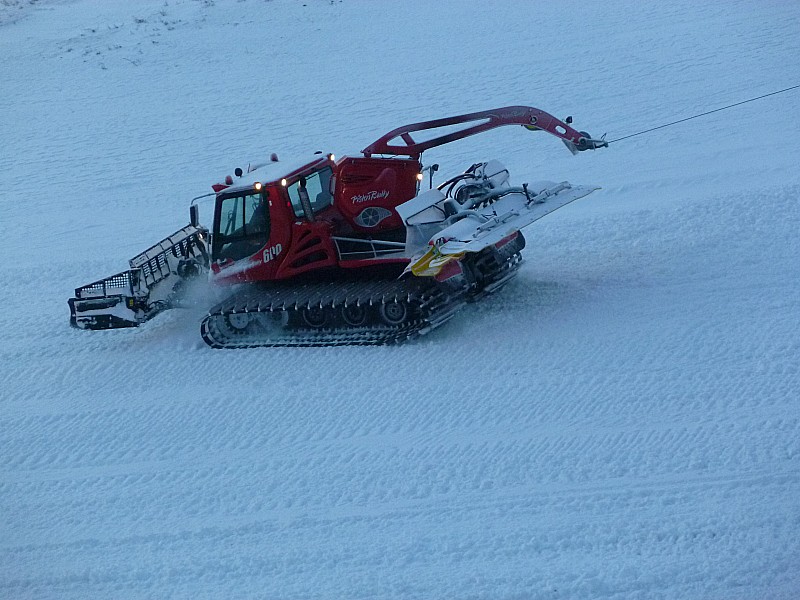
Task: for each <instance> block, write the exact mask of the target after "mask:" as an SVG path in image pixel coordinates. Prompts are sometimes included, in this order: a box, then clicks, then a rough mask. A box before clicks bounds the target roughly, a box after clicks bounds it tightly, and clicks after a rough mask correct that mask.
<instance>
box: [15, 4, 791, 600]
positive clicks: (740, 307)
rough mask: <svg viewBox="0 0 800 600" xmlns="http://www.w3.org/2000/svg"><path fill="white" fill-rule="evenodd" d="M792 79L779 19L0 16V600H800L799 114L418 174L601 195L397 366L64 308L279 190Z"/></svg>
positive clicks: (223, 7) (511, 151)
mask: <svg viewBox="0 0 800 600" xmlns="http://www.w3.org/2000/svg"><path fill="white" fill-rule="evenodd" d="M798 56H800V6H798V5H797V4H796V3H793V2H782V1H775V0H766V1H757V0H731V1H730V2H725V3H701V2H696V1H692V2H690V1H688V0H668V1H665V2H659V3H640V2H634V1H632V0H631V1H627V0H612V1H610V2H606V3H581V2H575V1H567V2H558V3H555V2H548V3H544V2H538V1H537V2H511V1H508V2H476V1H472V0H437V1H433V0H428V1H425V0H408V1H406V2H376V1H374V0H373V1H369V0H336V1H333V2H330V1H327V0H326V1H323V0H272V1H263V0H237V1H234V0H203V1H201V0H157V1H156V0H138V1H137V2H135V3H130V2H123V1H121V0H60V1H58V0H41V1H39V2H35V3H34V2H26V1H23V0H13V1H8V0H7V1H5V2H0V69H1V70H2V71H1V73H0V75H1V77H0V90H1V91H2V92H3V93H2V94H0V140H2V145H0V180H1V181H2V191H1V192H0V249H2V257H3V260H2V262H1V263H0V306H2V307H3V310H2V312H0V333H1V334H2V336H3V340H4V343H3V345H2V346H1V347H0V381H1V382H2V383H0V386H1V387H0V598H9V599H17V598H59V599H66V598H76V599H77V598H286V599H289V598H320V599H322V598H463V599H477V598H482V599H483V598H485V599H509V600H510V599H515V600H516V599H523V598H524V599H548V600H549V599H574V598H593V599H608V600H611V599H613V600H621V599H634V598H635V599H643V598H647V599H649V598H662V599H681V600H685V599H697V600H701V599H702V600H707V599H720V600H722V599H725V600H729V599H748V600H760V599H766V598H769V599H787V600H788V599H793V598H797V597H800V574H799V573H800V535H799V534H800V392H799V390H800V367H798V355H800V283H799V282H800V241H798V231H799V230H800V173H799V172H798V169H797V150H796V148H795V144H796V140H797V139H798V138H799V137H800V125H799V124H798V119H797V115H798V113H800V90H796V91H793V92H786V93H783V94H779V95H775V96H771V97H769V98H765V99H763V100H760V101H758V102H753V103H748V104H745V105H741V106H738V107H736V108H733V109H730V110H726V111H721V112H717V113H714V114H711V115H708V116H706V117H703V118H701V119H696V120H692V121H689V122H686V123H682V124H680V125H675V126H672V127H669V128H665V129H662V130H659V131H657V132H652V133H649V134H646V135H641V136H637V137H633V138H629V139H626V140H623V141H620V142H618V143H612V144H611V146H610V147H609V148H607V149H603V150H599V151H596V152H585V153H581V154H580V155H578V156H575V157H573V156H571V155H570V154H569V152H567V151H566V150H565V149H564V147H563V145H562V144H560V143H558V141H557V140H554V139H552V138H550V137H549V136H543V135H541V134H538V135H537V134H535V133H531V132H528V131H525V130H524V129H522V128H513V129H512V128H503V129H499V130H495V131H492V132H489V133H487V134H485V135H483V136H476V137H473V138H469V139H467V140H464V141H461V142H458V143H456V144H452V145H449V146H445V147H443V148H441V149H439V150H436V151H431V153H430V156H428V154H427V153H426V155H425V156H424V157H423V158H424V160H425V161H426V163H427V164H429V163H432V162H438V163H439V164H440V165H441V170H440V172H439V176H440V177H441V178H440V179H439V181H443V180H444V178H445V177H447V176H449V175H448V174H454V173H457V172H459V171H461V170H463V169H464V168H466V167H467V166H469V165H470V164H472V163H474V162H477V161H480V160H488V159H492V158H497V159H499V160H501V161H503V162H504V163H505V164H506V165H507V166H508V167H509V169H510V171H511V175H512V179H513V180H514V181H515V182H522V181H527V180H539V179H546V180H555V181H562V180H568V181H570V182H572V183H575V184H591V185H599V186H602V190H600V191H598V192H595V193H593V194H592V195H590V196H588V197H587V198H585V199H582V200H579V201H577V202H575V203H573V204H572V205H570V206H568V207H566V208H564V209H562V210H560V211H558V212H556V213H554V214H552V215H550V216H548V217H546V218H545V219H543V220H541V221H540V222H537V223H536V224H534V225H533V226H531V227H530V228H528V229H527V230H526V231H525V235H526V237H527V239H528V247H527V248H526V250H525V252H524V254H525V257H526V262H525V263H524V264H523V267H522V269H521V271H520V274H519V275H518V277H517V278H516V279H515V280H514V281H513V282H511V283H510V284H509V285H508V286H507V287H506V288H504V289H503V290H502V291H501V292H500V293H498V294H497V295H496V296H494V297H492V298H491V302H484V303H482V304H478V305H472V306H470V307H468V308H467V309H466V310H464V311H463V312H461V313H460V314H459V315H458V316H457V317H456V318H455V319H453V320H452V321H451V322H449V323H448V324H447V325H446V326H444V327H442V328H440V329H438V330H436V331H435V332H433V333H432V334H431V335H429V336H425V337H423V338H421V339H420V340H417V341H413V342H411V343H408V344H406V345H402V346H396V347H378V348H359V347H352V348H348V347H345V348H330V349H322V348H320V349H317V348H310V349H253V350H245V351H215V350H212V349H210V348H208V347H206V346H205V344H203V342H202V341H201V339H200V336H199V319H200V315H197V314H194V315H193V314H189V313H188V312H178V311H172V312H171V313H165V314H164V315H162V316H159V317H158V318H157V319H156V320H154V321H153V322H151V323H148V324H147V325H146V326H144V327H141V328H138V329H133V330H120V331H106V332H86V331H78V330H73V329H71V328H70V327H69V326H68V316H69V311H68V308H67V304H66V300H67V298H69V297H70V296H71V295H72V293H73V290H74V288H75V287H77V286H79V285H82V284H85V283H88V282H90V281H93V280H95V279H98V278H100V277H103V276H106V275H110V274H112V273H115V272H117V271H120V270H122V269H124V268H125V267H126V265H127V260H128V259H129V258H130V257H131V256H133V255H135V254H137V253H138V252H140V251H141V250H143V249H145V248H146V247H148V246H149V245H150V244H152V243H154V242H156V241H157V240H159V239H161V238H162V237H163V236H164V235H167V234H169V233H171V232H172V231H174V230H176V229H178V228H179V227H181V226H183V225H184V224H185V223H186V222H187V220H188V210H187V206H188V204H189V201H190V199H191V198H192V197H194V196H197V195H199V194H203V193H206V192H209V191H211V190H210V185H211V183H213V182H215V181H218V180H219V179H220V178H221V177H224V175H225V174H228V173H231V172H232V171H233V169H234V168H235V167H236V166H246V164H247V163H248V162H250V161H253V162H256V161H261V160H264V158H265V157H267V156H268V155H269V153H270V152H278V153H279V155H286V156H291V155H296V154H307V153H308V151H314V150H317V149H319V150H322V151H325V152H335V153H336V154H337V155H342V154H348V153H356V152H358V151H359V150H360V149H361V148H363V147H364V146H365V145H367V144H368V143H369V142H371V141H373V140H374V139H376V138H378V137H379V136H380V135H382V134H383V133H385V132H386V131H388V130H390V129H392V128H394V127H397V126H399V125H402V124H405V123H411V122H415V121H420V120H425V119H432V118H437V117H443V116H449V115H453V114H461V113H465V112H470V111H477V110H484V109H488V108H493V107H499V106H506V105H514V104H526V105H532V106H535V107H538V108H541V109H543V110H546V111H548V112H551V113H553V114H556V115H558V116H562V117H563V116H566V115H568V114H569V115H573V116H574V118H575V125H576V126H577V127H578V128H579V129H583V130H587V131H589V132H591V133H592V134H593V135H598V136H599V135H601V134H603V133H606V132H607V134H608V139H611V140H613V139H616V138H619V137H623V136H626V135H629V134H632V133H636V132H638V131H642V130H644V129H648V128H650V127H654V126H657V125H661V124H663V123H667V122H670V121H673V120H677V119H681V118H684V117H688V116H691V115H694V114H697V113H701V112H705V111H708V110H712V109H715V108H718V107H721V106H724V105H728V104H732V103H734V102H738V101H741V100H744V99H747V98H751V97H754V96H758V95H762V94H767V93H769V92H772V91H775V90H778V89H782V88H786V87H789V86H792V85H797V84H800V61H798V58H797V57H798ZM201 211H202V217H203V221H204V222H205V223H207V224H208V223H209V222H210V218H211V206H210V205H209V204H203V205H201Z"/></svg>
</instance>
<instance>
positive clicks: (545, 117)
mask: <svg viewBox="0 0 800 600" xmlns="http://www.w3.org/2000/svg"><path fill="white" fill-rule="evenodd" d="M566 121H567V122H564V121H562V120H561V119H557V118H556V117H554V116H553V115H551V114H549V113H546V112H545V111H543V110H539V109H538V108H533V107H530V106H506V107H503V108H496V109H493V110H484V111H480V112H475V113H469V114H465V115H456V116H454V117H446V118H444V119H435V120H433V121H423V122H421V123H412V124H410V125H403V126H402V127H398V128H397V129H393V130H392V131H390V132H388V133H386V134H385V135H383V136H382V137H380V138H379V139H377V140H375V141H374V142H373V143H371V144H370V145H369V146H367V147H366V148H364V149H363V150H362V152H363V153H364V156H366V157H370V156H372V155H373V154H387V155H393V156H409V157H411V158H416V159H418V158H419V157H420V155H421V154H422V153H423V152H424V151H425V150H428V149H430V148H435V147H436V146H441V145H442V144H448V143H450V142H454V141H456V140H460V139H462V138H465V137H469V136H471V135H475V134H478V133H483V132H484V131H489V130H490V129H494V128H496V127H502V126H504V125H522V126H523V127H525V128H526V129H529V130H531V131H539V130H541V131H546V132H548V133H550V134H552V135H554V136H556V137H557V138H559V139H560V140H561V141H563V142H564V144H565V145H566V146H567V148H569V149H570V151H571V152H572V153H573V154H575V153H577V152H580V151H582V150H594V149H596V148H602V147H604V146H607V145H608V143H607V142H606V141H605V140H598V139H593V138H592V137H591V136H590V135H589V134H588V133H586V132H585V131H578V130H576V129H573V128H572V127H571V126H570V125H569V124H568V123H569V122H571V118H569V117H568V118H567V119H566ZM459 124H464V125H465V126H464V127H463V128H462V129H456V130H452V128H453V126H455V125H459ZM440 127H448V128H450V130H448V132H447V133H442V134H441V135H438V136H436V137H433V138H430V139H426V140H425V141H420V142H417V141H415V140H414V138H413V137H412V136H411V134H412V133H413V132H420V131H429V130H433V129H438V128H440Z"/></svg>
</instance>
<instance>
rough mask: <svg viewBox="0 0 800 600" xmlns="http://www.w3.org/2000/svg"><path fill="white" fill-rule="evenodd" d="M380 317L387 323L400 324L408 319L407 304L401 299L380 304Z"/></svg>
mask: <svg viewBox="0 0 800 600" xmlns="http://www.w3.org/2000/svg"><path fill="white" fill-rule="evenodd" d="M378 312H379V314H380V317H381V319H382V320H383V321H384V322H385V323H387V324H389V325H400V324H401V323H403V322H404V321H406V320H407V319H408V304H407V303H406V302H404V301H402V300H392V301H391V302H384V303H383V304H381V305H380V308H379V311H378Z"/></svg>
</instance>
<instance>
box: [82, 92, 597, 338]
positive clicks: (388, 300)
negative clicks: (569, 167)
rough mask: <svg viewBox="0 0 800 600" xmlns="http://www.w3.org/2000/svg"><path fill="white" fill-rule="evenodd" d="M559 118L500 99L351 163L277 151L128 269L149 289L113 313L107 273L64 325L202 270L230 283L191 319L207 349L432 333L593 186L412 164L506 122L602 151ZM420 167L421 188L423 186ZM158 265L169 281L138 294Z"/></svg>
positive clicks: (166, 302)
mask: <svg viewBox="0 0 800 600" xmlns="http://www.w3.org/2000/svg"><path fill="white" fill-rule="evenodd" d="M570 122H571V119H570V118H568V119H567V120H566V121H561V120H559V119H557V118H555V117H553V116H552V115H549V114H548V113H546V112H544V111H541V110H539V109H536V108H531V107H526V106H511V107H505V108H499V109H495V110H489V111H482V112H477V113H470V114H465V115H459V116H455V117H449V118H445V119H437V120H433V121H425V122H422V123H414V124H411V125H406V126H403V127H399V128H397V129H395V130H393V131H390V132H388V133H387V134H385V135H384V136H382V137H381V138H379V139H378V140H376V141H375V142H373V143H372V144H370V145H369V146H367V147H366V148H364V150H363V151H362V153H361V155H359V156H345V157H342V158H338V159H337V158H336V157H335V156H334V155H332V154H322V153H317V154H315V155H311V156H310V157H309V158H308V159H304V160H294V161H284V160H278V157H277V156H276V155H274V154H273V155H272V157H271V159H270V160H269V161H267V162H266V163H264V164H261V165H255V166H251V167H248V169H247V172H243V171H241V170H238V169H237V172H236V176H235V177H230V176H229V177H227V178H226V180H225V182H224V183H219V184H216V185H214V186H213V187H214V191H215V193H216V198H215V210H214V221H213V226H212V229H211V232H210V236H209V235H208V233H209V232H208V231H207V230H206V229H205V228H203V227H202V226H200V225H199V219H198V212H197V210H196V208H195V207H193V210H192V222H191V224H190V225H189V226H188V227H186V228H184V229H183V230H181V231H179V232H178V233H176V234H175V235H174V236H171V237H170V238H167V240H165V241H164V242H162V243H161V244H160V245H157V246H155V247H154V248H151V249H150V250H148V251H147V252H145V253H143V255H140V256H139V257H137V258H136V259H133V260H132V261H131V267H132V270H131V271H128V272H126V273H127V277H128V279H129V280H131V281H136V282H137V284H139V283H140V282H142V281H144V282H145V285H143V286H142V285H139V288H138V292H137V290H134V289H131V294H130V295H126V294H121V295H120V296H119V297H120V302H119V303H117V304H115V305H114V306H113V307H111V306H106V304H108V303H109V297H110V296H113V292H112V293H108V290H107V289H106V286H105V285H102V286H101V287H103V289H102V294H99V293H98V294H94V292H97V291H98V285H100V284H104V282H108V281H109V280H111V279H113V278H108V279H107V280H103V281H101V282H96V283H94V284H90V285H89V286H84V288H79V289H77V290H76V298H73V299H72V300H70V306H71V308H72V323H73V325H75V326H77V327H81V328H89V329H100V328H108V327H118V326H129V325H138V324H139V323H140V322H142V321H144V320H147V319H149V318H150V317H151V316H152V315H153V314H155V313H156V312H158V309H160V308H168V307H169V306H173V305H176V304H178V303H179V302H180V299H181V296H182V294H181V293H180V292H181V291H182V289H183V286H182V285H177V284H181V283H182V281H183V279H185V278H186V277H187V276H196V275H197V274H200V273H202V272H204V271H210V278H211V280H212V282H213V283H215V284H218V285H225V286H232V287H231V293H230V295H229V296H228V297H227V298H226V299H225V300H223V301H222V302H219V303H218V304H216V305H215V306H213V307H212V308H211V309H210V310H209V311H208V314H207V315H206V317H205V318H204V319H203V321H202V324H201V334H202V337H203V339H204V340H205V341H206V342H207V343H208V344H209V345H211V346H213V347H249V346H293V345H302V346H314V345H342V344H379V343H387V342H391V341H398V340H402V339H406V338H409V337H413V336H414V335H417V334H420V333H424V332H426V331H429V330H430V329H432V328H434V327H436V326H438V325H440V324H442V323H444V322H445V321H447V320H448V319H449V318H450V317H451V316H452V315H453V314H454V313H455V311H456V310H457V309H458V308H460V307H461V306H462V305H463V304H464V303H465V302H467V301H472V300H475V299H477V298H480V297H482V296H483V295H485V294H486V293H488V292H492V291H496V290H497V289H499V288H500V287H502V285H503V284H505V283H506V282H507V281H508V280H509V279H510V278H511V277H512V276H513V275H514V274H515V272H516V270H517V268H518V266H519V262H520V260H521V257H520V251H521V250H522V249H523V247H524V246H525V240H524V238H523V236H522V234H521V233H520V229H522V228H523V227H525V226H526V225H529V224H530V223H532V222H533V221H535V220H537V219H539V218H541V217H542V216H544V215H545V214H548V213H549V212H552V211H553V210H555V209H557V208H559V207H561V206H564V205H565V204H567V203H569V202H571V201H573V200H576V199H577V198H580V197H583V196H585V195H587V194H588V193H590V192H591V191H593V190H594V189H596V188H593V187H585V186H572V185H570V184H569V183H566V182H564V183H554V182H529V183H525V184H522V185H521V186H514V185H512V184H511V183H510V180H509V173H508V171H507V169H506V168H505V167H504V166H503V165H502V164H501V163H499V162H498V161H495V160H492V161H488V162H479V163H475V164H473V165H471V166H470V167H469V168H468V169H467V170H466V171H464V172H463V173H460V174H458V175H455V176H454V177H451V178H449V179H447V180H446V181H444V182H443V183H441V184H439V185H438V186H437V187H436V188H433V173H434V171H436V170H437V169H438V165H431V166H430V167H426V168H423V165H422V163H421V156H422V153H423V152H424V151H426V150H428V149H431V148H434V147H436V146H440V145H442V144H446V143H449V142H452V141H455V140H458V139H461V138H464V137H467V136H471V135H474V134H477V133H481V132H483V131H487V130H490V129H494V128H496V127H500V126H504V125H521V126H524V127H526V128H527V129H529V130H532V131H545V132H547V133H550V134H552V135H554V136H556V137H558V138H560V139H561V140H562V141H563V142H564V143H565V144H566V145H567V147H568V148H569V149H570V150H571V151H572V152H573V153H577V152H578V151H580V150H588V149H594V148H598V147H601V146H604V145H605V142H603V141H602V140H594V139H592V138H591V137H590V136H589V135H588V134H586V133H584V132H579V131H577V130H575V129H573V128H572V127H571V126H570V124H569V123H570ZM426 172H427V173H428V177H427V178H428V180H429V182H430V187H431V189H428V190H425V191H423V192H422V193H419V190H420V187H421V183H422V181H423V179H425V178H426ZM209 237H210V241H211V243H210V252H209V251H208V247H207V245H206V242H207V241H208V238H209ZM176 248H177V249H178V250H176ZM162 250H163V252H162ZM159 253H160V254H159ZM170 253H171V254H170ZM161 254H163V255H164V256H162V257H161V258H159V256H160V255H161ZM134 261H138V262H137V266H136V267H134ZM162 263H163V266H162V267H161V271H163V272H166V275H163V276H162V277H160V278H159V279H158V281H156V282H154V284H153V285H147V281H148V275H149V276H150V277H149V279H150V280H153V279H154V278H153V277H152V272H153V269H154V268H158V267H159V265H160V264H162ZM181 269H182V270H183V271H184V272H186V273H188V275H187V276H184V275H182V274H181V273H180V272H179V271H180V270H181ZM138 271H141V272H138ZM170 274H172V275H175V276H176V277H173V280H172V283H168V284H164V283H163V282H164V281H167V280H168V279H169V275H170ZM122 275H125V274H119V275H117V276H114V277H116V278H119V277H120V276H122ZM159 286H160V289H158V290H157V289H156V287H159ZM174 288H177V291H176V289H174ZM165 289H168V291H164V290H165ZM93 294H94V295H93ZM150 297H157V298H158V299H159V301H160V304H159V305H158V306H153V305H152V302H150ZM120 305H121V306H120ZM97 307H99V308H97ZM126 311H127V312H126ZM109 315H111V316H109Z"/></svg>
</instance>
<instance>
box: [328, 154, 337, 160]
mask: <svg viewBox="0 0 800 600" xmlns="http://www.w3.org/2000/svg"><path fill="white" fill-rule="evenodd" d="M328 160H329V161H331V162H336V156H334V154H333V153H331V154H328Z"/></svg>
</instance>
